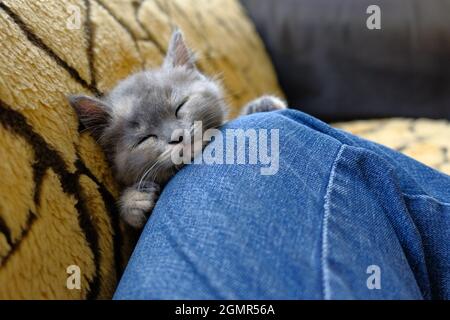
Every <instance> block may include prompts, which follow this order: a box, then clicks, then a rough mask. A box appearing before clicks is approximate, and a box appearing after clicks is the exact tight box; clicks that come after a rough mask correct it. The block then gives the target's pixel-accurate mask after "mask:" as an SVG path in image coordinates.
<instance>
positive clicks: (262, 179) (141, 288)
mask: <svg viewBox="0 0 450 320" xmlns="http://www.w3.org/2000/svg"><path fill="white" fill-rule="evenodd" d="M227 128H241V129H244V130H246V129H249V128H254V129H279V142H280V143H279V145H280V147H279V155H280V156H279V171H278V172H277V173H276V174H274V175H261V172H260V167H259V166H257V165H242V164H241V165H225V164H222V165H220V164H215V165H206V164H203V165H188V166H186V167H185V168H184V169H182V170H181V171H180V172H179V173H178V174H177V175H176V176H175V177H174V178H173V179H172V180H171V181H170V183H169V184H168V185H167V186H166V187H165V189H164V191H163V193H162V195H161V197H160V199H159V201H158V203H157V205H156V207H155V209H154V211H153V214H152V216H151V217H150V219H149V222H148V223H147V225H146V227H145V229H144V231H143V233H142V235H141V237H140V240H139V242H138V244H137V246H136V249H135V251H134V253H133V255H132V257H131V260H130V262H129V264H128V266H127V268H126V271H125V273H124V275H123V277H122V279H121V281H120V284H119V286H118V289H117V291H116V293H115V299H448V298H450V177H449V176H447V175H444V174H442V173H439V172H437V171H435V170H433V169H431V168H429V167H427V166H425V165H423V164H420V163H418V162H417V161H415V160H413V159H411V158H408V157H406V156H404V155H402V154H400V153H397V152H395V151H393V150H390V149H388V148H386V147H383V146H381V145H378V144H375V143H372V142H369V141H366V140H363V139H361V138H358V137H356V136H353V135H351V134H348V133H345V132H343V131H341V130H338V129H334V128H332V127H330V126H328V125H327V124H325V123H323V122H321V121H319V120H317V119H315V118H313V117H311V116H309V115H306V114H304V113H301V112H298V111H294V110H285V111H281V112H279V111H277V112H269V113H261V114H254V115H251V116H247V117H242V118H239V119H237V120H234V121H232V122H230V123H228V124H227V125H226V126H224V128H223V129H222V130H225V129H227Z"/></svg>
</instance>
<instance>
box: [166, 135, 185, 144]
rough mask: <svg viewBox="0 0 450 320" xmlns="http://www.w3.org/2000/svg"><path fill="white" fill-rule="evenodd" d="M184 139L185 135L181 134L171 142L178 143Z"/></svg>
mask: <svg viewBox="0 0 450 320" xmlns="http://www.w3.org/2000/svg"><path fill="white" fill-rule="evenodd" d="M182 141H183V136H182V135H180V136H179V137H178V138H175V139H173V140H172V141H170V142H169V144H177V143H181V142H182Z"/></svg>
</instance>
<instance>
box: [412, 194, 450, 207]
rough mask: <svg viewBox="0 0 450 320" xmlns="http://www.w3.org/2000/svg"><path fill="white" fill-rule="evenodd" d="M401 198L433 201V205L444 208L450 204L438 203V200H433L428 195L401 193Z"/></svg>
mask: <svg viewBox="0 0 450 320" xmlns="http://www.w3.org/2000/svg"><path fill="white" fill-rule="evenodd" d="M403 196H405V197H408V198H411V199H425V200H430V201H433V202H434V203H437V204H439V205H441V206H445V207H447V206H450V203H448V202H443V201H440V200H438V199H436V198H434V197H432V196H430V195H427V194H408V193H404V192H403Z"/></svg>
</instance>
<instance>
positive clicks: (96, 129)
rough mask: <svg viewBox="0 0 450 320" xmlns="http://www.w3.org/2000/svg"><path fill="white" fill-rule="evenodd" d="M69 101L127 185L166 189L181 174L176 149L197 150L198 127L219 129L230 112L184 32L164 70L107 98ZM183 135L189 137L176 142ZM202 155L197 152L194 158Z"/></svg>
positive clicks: (139, 77)
mask: <svg viewBox="0 0 450 320" xmlns="http://www.w3.org/2000/svg"><path fill="white" fill-rule="evenodd" d="M69 101H70V103H71V105H72V106H73V107H74V108H75V110H76V111H77V114H78V116H79V119H80V121H81V122H82V123H83V124H84V125H85V127H86V128H87V129H88V130H90V131H91V133H92V134H93V135H94V137H96V138H97V139H98V141H99V143H100V144H101V145H102V146H103V148H104V150H105V152H106V154H107V156H108V158H109V160H110V161H111V162H112V163H113V165H114V166H115V169H116V173H117V178H118V179H119V181H120V182H121V183H123V184H125V185H131V184H134V183H137V182H139V181H140V180H141V179H142V178H143V177H144V175H145V177H144V180H147V179H148V180H154V181H156V182H158V183H165V182H166V181H167V179H169V178H170V177H171V176H172V175H173V174H174V173H175V171H176V169H177V166H176V165H174V163H173V161H172V159H171V152H173V150H174V148H178V149H179V148H180V147H181V146H182V144H187V143H189V140H190V141H191V143H192V145H193V143H194V138H195V137H201V136H202V135H199V134H194V132H196V131H198V130H200V127H199V126H195V128H194V122H196V121H201V123H202V126H201V130H202V131H205V130H207V129H209V128H215V127H218V126H220V125H221V124H222V123H223V121H224V116H225V112H226V105H225V103H224V100H223V96H222V92H221V89H220V87H219V86H218V84H217V83H215V82H214V81H213V80H211V79H209V78H207V77H206V76H204V75H203V74H201V73H200V72H199V71H198V70H197V69H196V67H195V61H194V56H193V55H192V53H191V52H190V50H189V49H188V48H187V46H186V44H185V42H184V40H183V36H182V34H181V32H180V31H175V32H174V34H173V35H172V38H171V40H170V44H169V49H168V52H167V55H166V58H165V60H164V63H163V65H162V66H161V67H160V68H157V69H154V70H149V71H144V72H140V73H137V74H134V75H132V76H130V77H129V78H127V79H125V80H123V81H122V82H120V83H119V84H118V85H117V86H116V87H115V88H114V89H113V90H112V91H111V92H110V93H109V94H108V95H107V96H105V98H102V99H97V98H92V97H87V96H71V97H70V98H69ZM180 129H181V130H185V132H189V136H186V134H185V135H181V134H179V135H175V136H174V132H180ZM202 133H203V132H202ZM199 142H200V141H199ZM201 143H202V142H200V144H201ZM200 144H199V143H198V142H197V144H196V145H200ZM198 152H201V150H195V151H194V149H193V152H192V155H191V156H192V157H194V156H195V155H196V153H198Z"/></svg>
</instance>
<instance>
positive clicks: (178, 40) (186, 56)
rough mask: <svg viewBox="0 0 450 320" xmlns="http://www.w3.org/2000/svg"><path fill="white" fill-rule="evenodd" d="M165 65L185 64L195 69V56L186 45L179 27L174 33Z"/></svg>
mask: <svg viewBox="0 0 450 320" xmlns="http://www.w3.org/2000/svg"><path fill="white" fill-rule="evenodd" d="M163 66H164V67H176V66H185V67H186V68H188V69H195V56H194V54H193V53H192V52H191V50H189V48H188V47H187V46H186V43H185V41H184V37H183V33H182V32H181V31H180V30H179V29H176V30H175V31H174V33H172V38H171V39H170V43H169V49H168V50H167V55H166V58H165V59H164V64H163Z"/></svg>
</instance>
